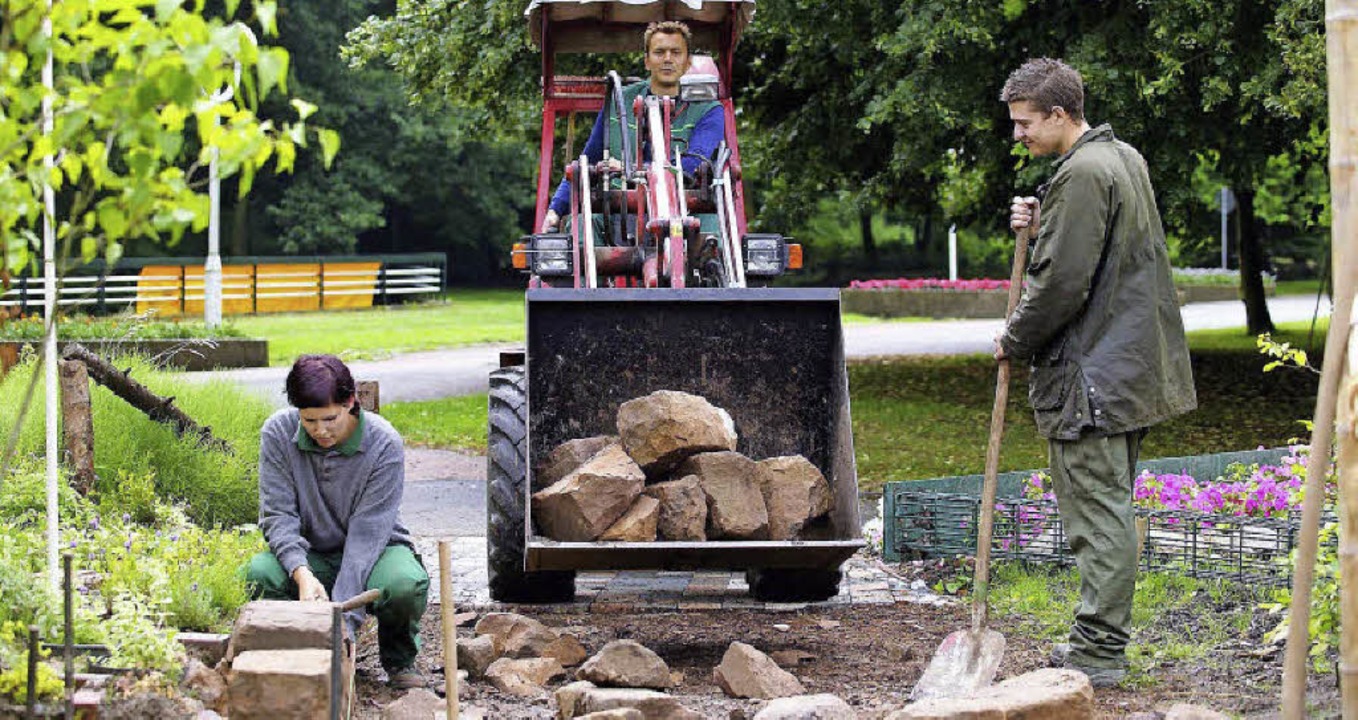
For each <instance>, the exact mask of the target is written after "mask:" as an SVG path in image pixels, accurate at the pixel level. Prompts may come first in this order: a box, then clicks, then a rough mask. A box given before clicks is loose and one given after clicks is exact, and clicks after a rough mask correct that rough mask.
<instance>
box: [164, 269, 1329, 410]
mask: <svg viewBox="0 0 1358 720" xmlns="http://www.w3.org/2000/svg"><path fill="white" fill-rule="evenodd" d="M1268 306H1269V313H1270V314H1271V315H1272V317H1273V321H1274V322H1275V323H1278V322H1297V321H1306V320H1310V319H1311V318H1312V317H1314V316H1315V315H1316V313H1317V312H1318V313H1319V314H1320V315H1321V316H1322V317H1323V316H1328V315H1329V313H1330V303H1329V300H1328V298H1323V299H1322V300H1321V301H1320V302H1319V303H1317V301H1316V297H1315V296H1313V295H1310V296H1303V295H1289V296H1284V297H1274V298H1269V300H1268ZM1182 312H1183V318H1184V327H1185V328H1187V329H1188V330H1210V329H1222V328H1232V327H1242V328H1243V327H1244V326H1245V306H1244V304H1242V303H1240V302H1239V301H1234V300H1230V301H1222V302H1208V303H1191V304H1189V305H1185V306H1184V307H1183V308H1182ZM1003 327H1004V321H1003V320H999V319H994V320H931V321H921V322H882V323H870V324H852V325H845V326H844V347H845V353H846V355H847V356H848V357H850V358H866V357H876V356H890V355H971V354H976V353H989V352H990V350H991V347H992V345H993V339H994V337H995V335H996V334H998V333H999V332H1000V330H1001V329H1002V328H1003ZM515 347H522V345H521V344H518V343H505V344H494V345H475V346H470V347H460V348H450V349H446V350H430V351H426V352H415V353H406V354H402V355H396V356H393V357H390V358H386V359H382V360H357V361H353V362H350V363H348V364H349V367H350V369H352V370H353V373H354V377H355V378H357V379H360V380H376V381H377V382H378V383H379V388H380V392H381V401H382V403H384V404H385V403H390V402H404V401H411V400H433V399H437V398H443V397H455V396H459V395H475V394H479V393H483V392H486V382H487V377H488V376H489V374H490V372H491V370H494V369H495V368H496V367H497V366H498V364H499V353H500V351H501V350H507V349H512V348H515ZM286 375H287V368H283V367H269V368H246V369H240V370H220V371H216V372H208V373H190V374H188V376H189V377H194V378H202V379H207V378H221V379H226V380H231V381H234V382H236V383H239V384H240V385H242V386H244V387H246V388H248V389H250V390H252V391H255V392H257V393H259V394H260V395H262V396H264V397H267V398H269V399H270V400H271V401H273V402H274V403H275V404H276V405H278V406H280V407H281V406H282V405H283V404H284V398H283V395H282V391H283V379H284V377H285V376H286Z"/></svg>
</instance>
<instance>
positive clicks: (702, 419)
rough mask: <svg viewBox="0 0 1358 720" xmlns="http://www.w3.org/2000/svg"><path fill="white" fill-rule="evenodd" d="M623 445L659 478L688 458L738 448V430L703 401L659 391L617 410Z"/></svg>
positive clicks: (627, 403)
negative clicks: (698, 454) (701, 453)
mask: <svg viewBox="0 0 1358 720" xmlns="http://www.w3.org/2000/svg"><path fill="white" fill-rule="evenodd" d="M618 434H619V435H620V436H621V438H622V444H623V447H625V448H626V449H627V454H628V455H631V456H632V458H633V459H634V460H636V461H637V464H638V465H640V466H641V468H642V469H643V470H645V471H646V474H647V476H649V477H659V476H661V475H663V474H664V473H665V472H667V471H668V470H670V469H671V468H673V467H674V466H675V465H677V464H678V463H680V462H681V461H683V460H684V459H685V458H687V457H688V456H690V455H693V454H696V453H700V452H711V451H716V450H735V449H736V426H735V423H734V422H732V421H731V416H730V415H729V414H727V412H726V411H725V410H722V409H721V408H719V407H716V406H715V405H713V404H712V403H710V402H708V401H707V400H706V399H705V398H702V397H699V396H697V395H690V394H688V393H683V392H675V391H672V390H661V391H659V392H654V393H651V394H650V395H647V396H645V397H639V398H636V399H634V400H628V401H627V402H625V403H623V404H622V405H620V406H618Z"/></svg>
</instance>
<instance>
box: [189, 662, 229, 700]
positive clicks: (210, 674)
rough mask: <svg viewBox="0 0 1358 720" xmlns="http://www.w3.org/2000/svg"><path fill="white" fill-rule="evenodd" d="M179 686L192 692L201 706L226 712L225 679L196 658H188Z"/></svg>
mask: <svg viewBox="0 0 1358 720" xmlns="http://www.w3.org/2000/svg"><path fill="white" fill-rule="evenodd" d="M180 685H182V686H183V687H184V689H186V690H192V691H193V694H194V696H195V697H197V698H198V699H199V700H200V701H202V703H203V705H205V706H207V707H209V708H212V709H213V710H215V711H217V712H225V711H226V679H225V678H223V677H222V675H221V673H219V672H217V671H216V670H213V669H212V668H210V667H208V666H207V665H204V664H203V663H202V662H201V661H199V660H198V659H197V658H189V661H188V664H187V665H185V667H184V679H183V680H181V681H180Z"/></svg>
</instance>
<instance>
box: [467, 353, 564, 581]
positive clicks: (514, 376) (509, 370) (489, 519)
mask: <svg viewBox="0 0 1358 720" xmlns="http://www.w3.org/2000/svg"><path fill="white" fill-rule="evenodd" d="M487 419H488V422H487V432H486V570H487V573H488V575H489V581H490V582H489V584H490V597H491V599H492V600H496V601H499V602H519V603H552V602H570V601H571V600H574V599H575V573H574V572H573V571H560V570H553V571H545V572H525V571H524V569H523V566H524V547H523V538H524V522H525V518H524V504H525V495H524V486H525V485H526V484H527V482H528V387H527V382H526V378H525V376H524V371H523V366H522V365H514V366H510V367H504V368H500V369H498V370H495V371H493V372H492V373H491V374H490V400H489V408H488V418H487Z"/></svg>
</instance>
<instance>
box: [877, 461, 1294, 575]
mask: <svg viewBox="0 0 1358 720" xmlns="http://www.w3.org/2000/svg"><path fill="white" fill-rule="evenodd" d="M1290 454H1291V451H1290V450H1289V449H1288V448H1273V449H1267V450H1253V451H1244V452H1230V453H1217V454H1213V455H1199V456H1190V457H1173V458H1157V459H1153V460H1147V461H1145V462H1141V463H1138V464H1137V469H1138V472H1140V471H1150V472H1152V473H1155V474H1168V473H1178V474H1187V475H1191V476H1192V477H1194V478H1196V479H1197V480H1198V481H1199V482H1204V481H1209V480H1215V479H1217V478H1220V477H1222V476H1224V475H1226V474H1227V470H1228V468H1230V466H1231V465H1234V464H1237V463H1238V464H1241V465H1244V466H1246V467H1248V466H1251V465H1256V464H1257V465H1277V464H1279V463H1280V462H1281V461H1282V459H1283V458H1284V457H1287V456H1288V455H1290ZM1034 472H1037V471H1036V470H1025V471H1020V472H1008V473H1004V474H1002V475H1001V476H1000V488H999V492H998V498H997V500H996V508H995V510H996V513H995V529H994V544H993V546H992V549H991V552H992V555H993V556H994V557H996V558H1007V559H1015V560H1022V561H1029V562H1042V563H1055V564H1060V565H1068V564H1071V563H1072V562H1073V558H1072V557H1071V556H1070V553H1069V550H1068V548H1067V546H1066V540H1065V532H1064V529H1063V527H1062V525H1061V519H1060V515H1059V513H1058V512H1057V507H1056V503H1055V502H1053V501H1050V500H1043V499H1032V498H1028V497H1024V493H1023V490H1022V487H1021V483H1022V482H1023V480H1024V479H1025V478H1027V477H1029V476H1030V475H1031V474H1032V473H1034ZM982 479H983V478H982V476H981V475H965V476H959V477H947V478H933V479H929V480H916V481H904V482H891V483H887V486H886V488H885V491H884V496H883V555H884V556H885V557H886V558H887V559H888V560H891V561H895V562H899V561H901V560H902V559H906V558H930V557H953V556H958V555H973V554H975V551H976V530H977V525H978V517H979V511H980V491H981V482H982ZM1137 527H1138V533H1139V537H1140V547H1139V557H1140V564H1141V567H1142V568H1143V569H1145V570H1167V569H1173V570H1176V571H1181V572H1184V573H1186V574H1189V575H1193V576H1195V577H1228V578H1232V579H1235V580H1239V581H1244V582H1258V583H1263V584H1270V585H1276V584H1283V583H1286V582H1287V581H1288V578H1289V577H1290V568H1289V566H1287V565H1286V564H1285V561H1286V559H1287V557H1288V554H1289V553H1290V552H1291V550H1292V548H1293V547H1294V545H1295V541H1296V532H1297V529H1298V527H1299V518H1298V517H1296V516H1295V514H1291V515H1286V516H1281V517H1271V518H1254V517H1250V518H1242V517H1234V516H1223V515H1211V514H1205V513H1200V512H1196V511H1192V510H1145V509H1140V508H1138V510H1137Z"/></svg>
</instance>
